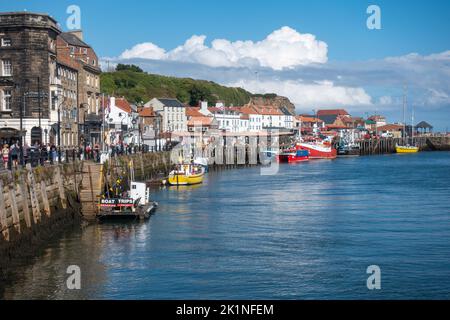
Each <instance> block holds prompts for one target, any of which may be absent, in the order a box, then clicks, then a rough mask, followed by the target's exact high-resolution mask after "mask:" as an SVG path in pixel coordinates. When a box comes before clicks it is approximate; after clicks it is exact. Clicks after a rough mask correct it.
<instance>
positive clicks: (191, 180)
mask: <svg viewBox="0 0 450 320" xmlns="http://www.w3.org/2000/svg"><path fill="white" fill-rule="evenodd" d="M204 175H205V169H204V168H203V167H202V166H199V165H196V164H181V165H177V166H176V168H175V169H174V170H172V171H171V172H170V174H169V178H168V179H167V182H168V183H169V184H170V185H172V186H186V185H194V184H199V183H202V182H203V177H204Z"/></svg>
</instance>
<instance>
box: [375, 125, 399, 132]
mask: <svg viewBox="0 0 450 320" xmlns="http://www.w3.org/2000/svg"><path fill="white" fill-rule="evenodd" d="M402 129H403V126H402V125H399V124H387V125H385V126H381V127H378V128H377V131H399V130H402Z"/></svg>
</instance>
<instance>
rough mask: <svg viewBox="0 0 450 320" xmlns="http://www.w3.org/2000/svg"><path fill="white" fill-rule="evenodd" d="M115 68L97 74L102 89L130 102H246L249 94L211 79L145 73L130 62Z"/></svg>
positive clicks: (237, 104) (193, 103)
mask: <svg viewBox="0 0 450 320" xmlns="http://www.w3.org/2000/svg"><path fill="white" fill-rule="evenodd" d="M117 70H118V71H115V72H106V73H103V74H102V75H101V90H102V92H103V93H105V94H110V95H115V96H124V97H125V98H127V99H128V101H130V102H134V103H139V102H141V101H143V102H144V103H145V102H147V101H148V100H150V99H152V98H154V97H165V98H177V99H178V100H180V101H181V102H183V103H189V104H191V105H196V104H197V101H199V100H206V101H208V102H209V103H210V104H214V103H216V102H217V101H218V100H221V101H224V102H225V103H226V104H227V105H230V104H233V105H235V106H240V105H243V104H246V103H248V102H249V101H250V99H251V97H252V95H251V93H250V92H248V91H246V90H244V89H241V88H229V87H224V86H221V85H219V84H217V83H215V82H211V81H204V80H194V79H189V78H175V77H166V76H161V75H155V74H148V73H144V72H142V71H141V70H140V69H139V68H137V69H136V68H134V67H133V68H131V66H122V67H120V68H118V69H117Z"/></svg>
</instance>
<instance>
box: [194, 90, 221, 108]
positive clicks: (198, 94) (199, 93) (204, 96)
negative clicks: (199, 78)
mask: <svg viewBox="0 0 450 320" xmlns="http://www.w3.org/2000/svg"><path fill="white" fill-rule="evenodd" d="M189 95H190V96H191V98H190V100H189V104H190V105H191V106H197V105H198V102H199V101H208V102H209V103H211V104H215V103H216V102H217V98H215V97H214V96H213V95H212V94H211V91H210V90H209V89H208V88H206V87H202V86H198V85H194V86H193V87H192V89H191V90H189Z"/></svg>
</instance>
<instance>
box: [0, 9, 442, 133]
mask: <svg viewBox="0 0 450 320" xmlns="http://www.w3.org/2000/svg"><path fill="white" fill-rule="evenodd" d="M71 4H75V5H78V6H79V7H80V8H81V19H82V20H81V23H82V29H83V31H84V35H85V40H86V41H87V42H88V43H90V44H91V45H92V46H93V47H94V48H95V50H96V51H97V53H98V55H99V56H100V57H112V58H115V59H113V60H115V61H116V60H117V61H119V60H121V59H119V58H123V57H124V56H123V53H124V51H125V50H127V49H128V50H131V49H133V47H134V46H135V45H137V44H142V43H144V44H145V43H146V44H148V43H152V44H153V45H155V46H156V49H155V50H156V51H155V52H157V53H158V55H157V56H156V58H155V52H154V50H153V47H151V48H152V50H153V51H152V52H151V53H150V54H149V53H148V51H146V54H140V53H136V52H139V51H136V50H134V51H133V50H132V54H130V55H129V56H127V59H130V61H131V60H133V59H134V60H133V61H137V62H138V63H141V65H143V66H145V67H146V69H147V70H148V71H151V72H158V73H164V74H170V75H176V76H192V77H202V78H207V79H210V80H214V81H218V82H220V83H223V84H238V85H242V86H243V87H245V88H246V89H248V90H251V91H252V90H259V91H275V90H279V91H281V92H280V93H281V94H287V95H288V96H289V92H290V91H289V88H291V89H292V90H297V91H298V90H305V95H310V96H312V95H314V94H316V93H317V92H321V91H322V90H323V88H325V89H327V90H328V91H327V92H329V95H330V97H329V99H318V100H317V101H316V100H314V99H313V98H311V99H309V98H308V99H303V97H300V96H299V94H298V93H297V94H296V95H295V94H294V95H293V97H290V98H291V100H294V103H296V105H297V106H298V108H299V109H300V111H304V110H310V109H311V108H315V107H317V106H318V107H324V106H325V105H327V106H328V105H329V107H334V106H340V104H343V105H345V104H346V102H347V101H349V104H350V106H349V109H350V110H354V113H359V114H364V113H365V112H369V113H372V112H373V111H375V110H383V112H386V113H387V114H388V115H390V116H391V118H392V119H391V120H392V121H396V120H399V112H398V110H399V105H398V97H399V95H401V87H402V83H405V82H406V83H408V86H409V87H410V95H411V97H410V101H411V104H415V106H416V108H417V111H416V112H417V114H418V117H420V118H424V119H425V120H429V121H432V122H434V123H435V124H436V126H437V127H438V129H441V130H443V129H445V128H446V127H447V126H448V127H450V108H449V104H450V98H449V96H450V88H446V86H447V85H448V86H449V87H450V83H449V80H448V78H449V74H450V73H448V68H449V64H450V62H449V60H448V59H447V58H448V57H447V55H445V54H444V55H441V56H435V55H436V54H442V53H444V52H446V51H448V50H450V32H449V30H450V1H445V0H434V1H419V0H409V1H392V0H390V1H381V0H374V1H364V0H341V1H337V0H336V1H331V0H319V1H317V0H316V1H299V0H284V1H283V0H279V1H271V0H259V1H256V0H247V1H235V0H227V1H207V0H197V1H186V0H185V1H182V0H166V1H138V0H128V1H102V0H96V1H85V0H78V1H74V0H72V1H65V0H58V1H50V0H47V1H44V0H34V1H25V0H22V1H21V0H16V1H6V0H0V11H21V10H24V9H27V10H28V11H36V12H45V13H49V14H50V15H52V16H53V17H55V18H56V19H57V20H58V21H59V22H60V23H61V25H62V27H63V29H65V28H66V26H65V21H66V19H67V17H68V14H66V8H67V7H68V6H69V5H71ZM370 4H376V5H378V6H379V7H380V8H381V23H382V29H381V30H369V29H367V27H366V19H367V17H368V15H367V14H366V8H367V7H368V5H370ZM283 26H288V27H289V28H290V29H289V30H293V31H292V32H288V33H287V34H288V35H293V36H296V35H297V33H298V34H312V35H314V37H315V39H314V41H312V42H311V43H313V44H314V45H317V46H318V47H317V48H319V47H320V45H321V44H325V46H326V50H325V51H323V50H322V51H320V48H319V49H317V48H316V49H317V50H315V51H314V50H313V51H312V53H311V52H309V53H308V52H306V53H304V52H303V53H304V54H306V55H308V56H309V55H311V54H312V55H313V56H314V57H315V58H314V59H316V58H317V59H316V61H313V62H314V63H312V64H309V62H308V64H307V63H305V62H304V61H302V62H299V64H296V62H292V63H291V64H289V65H281V67H277V66H276V64H274V63H273V59H276V57H275V58H274V57H272V62H267V61H266V62H267V63H264V62H261V61H259V62H258V61H253V62H251V61H250V62H249V61H247V60H245V61H244V60H240V61H241V62H242V63H241V62H238V63H234V62H235V61H234V62H233V64H229V61H227V63H225V64H224V63H223V61H222V62H220V63H219V65H217V59H219V58H218V57H217V56H213V57H210V56H208V57H207V59H209V58H211V59H213V60H211V61H212V62H211V63H207V65H204V64H203V62H202V61H199V60H198V59H197V58H196V57H193V56H192V55H190V56H189V54H188V53H187V51H188V48H187V46H184V47H183V48H182V52H181V53H174V52H172V53H171V51H172V50H173V49H174V48H176V47H179V46H183V44H185V42H186V40H188V39H191V37H192V36H193V35H199V36H200V35H204V36H206V40H204V39H194V40H196V46H197V47H196V48H197V49H195V50H196V51H195V54H197V53H198V52H199V51H198V50H203V49H205V46H206V51H208V52H209V53H211V54H217V52H216V51H217V50H216V51H215V52H211V50H209V49H210V48H211V47H212V44H211V41H212V40H214V39H226V40H227V41H229V42H230V43H235V42H236V41H238V40H251V41H253V42H258V41H262V40H264V39H266V37H268V35H270V34H272V33H274V32H275V31H276V30H280V29H281V28H282V27H283ZM284 31H286V30H284ZM294 31H295V32H294ZM283 34H286V32H284V33H283ZM199 41H200V43H199ZM308 43H310V42H308ZM270 45H271V44H268V47H270ZM198 46H200V49H198ZM147 47H148V46H147ZM265 48H267V46H266V47H265ZM147 49H148V48H147ZM233 50H234V49H233ZM251 50H263V49H261V48H259V49H255V48H252V49H251ZM275 50H277V49H275ZM161 52H163V53H161ZM208 52H203V51H202V56H203V54H204V55H206V54H208ZM233 52H235V51H233ZM258 52H259V51H258ZM317 52H319V54H318V55H316V53H317ZM320 52H321V53H320ZM160 53H161V54H163V55H164V58H162V56H161V54H160ZM293 53H295V52H293ZM303 53H300V55H302V54H303ZM411 53H417V54H419V56H416V57H414V56H407V55H409V54H411ZM263 55H264V53H263ZM430 55H433V56H431V57H432V58H430ZM387 57H394V60H393V61H389V62H387V61H386V58H387ZM139 58H144V60H141V59H139ZM270 58H271V57H270V53H268V57H267V59H270ZM136 59H138V60H136ZM245 59H247V57H245ZM321 59H322V60H323V59H325V60H323V61H322V60H321ZM122 60H123V59H122ZM317 62H318V64H319V66H318V67H316V66H315V64H316V63H317ZM418 66H420V68H419V67H418ZM280 68H282V70H281V69H280ZM411 70H412V71H411ZM256 72H258V74H259V75H260V76H258V80H260V81H261V83H262V85H257V84H256V83H254V80H255V79H254V74H255V73H256ZM435 72H436V73H437V75H436V76H433V73H435ZM305 74H306V76H305ZM222 75H225V76H222ZM433 77H434V78H433ZM424 78H426V79H427V80H428V81H424ZM430 78H433V79H430ZM393 79H395V80H396V81H394V80H393ZM275 82H278V83H282V84H283V85H284V86H283V87H280V85H279V84H277V85H275ZM294 82H295V83H301V84H302V85H301V86H295V85H294ZM330 86H331V87H332V88H330ZM359 89H361V90H362V91H358V90H359ZM343 90H344V91H343ZM277 93H278V92H277ZM340 94H342V99H335V100H336V101H334V100H333V99H332V97H333V96H339V95H340ZM350 95H353V96H352V97H349V96H350ZM344 96H345V97H344ZM367 96H369V97H370V103H369V102H368V101H367ZM431 96H432V98H430V97H431ZM295 100H298V101H295Z"/></svg>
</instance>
